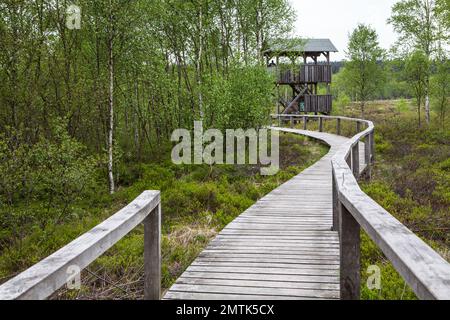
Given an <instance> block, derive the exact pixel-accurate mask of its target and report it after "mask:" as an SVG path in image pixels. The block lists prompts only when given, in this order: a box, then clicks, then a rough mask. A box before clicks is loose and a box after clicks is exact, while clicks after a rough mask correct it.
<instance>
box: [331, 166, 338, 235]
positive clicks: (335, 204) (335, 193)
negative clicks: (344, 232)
mask: <svg viewBox="0 0 450 320" xmlns="http://www.w3.org/2000/svg"><path fill="white" fill-rule="evenodd" d="M331 179H332V184H333V200H332V201H333V228H332V229H331V230H332V231H339V189H338V186H337V183H336V177H335V173H334V168H333V173H332V175H331Z"/></svg>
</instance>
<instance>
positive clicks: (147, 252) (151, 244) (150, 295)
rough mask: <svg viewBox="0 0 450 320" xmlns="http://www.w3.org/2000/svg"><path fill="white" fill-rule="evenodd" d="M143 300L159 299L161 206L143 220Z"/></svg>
mask: <svg viewBox="0 0 450 320" xmlns="http://www.w3.org/2000/svg"><path fill="white" fill-rule="evenodd" d="M144 299H145V300H160V299H161V204H158V206H157V207H156V208H155V209H154V210H153V211H152V212H150V214H149V215H148V216H147V218H145V220H144Z"/></svg>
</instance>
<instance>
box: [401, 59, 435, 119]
mask: <svg viewBox="0 0 450 320" xmlns="http://www.w3.org/2000/svg"><path fill="white" fill-rule="evenodd" d="M429 70H430V62H429V60H428V57H427V56H426V55H425V54H424V53H423V51H420V50H416V51H414V52H413V53H412V54H411V55H410V57H409V58H408V59H407V61H406V65H405V76H406V79H407V80H408V82H409V83H410V85H411V87H412V88H413V92H414V96H415V98H416V101H417V114H418V119H419V126H420V124H421V117H420V111H421V104H422V102H423V101H424V99H425V95H426V93H427V81H428V74H429Z"/></svg>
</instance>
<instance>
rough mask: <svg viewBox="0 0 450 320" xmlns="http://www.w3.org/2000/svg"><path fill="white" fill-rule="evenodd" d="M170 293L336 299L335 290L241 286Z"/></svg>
mask: <svg viewBox="0 0 450 320" xmlns="http://www.w3.org/2000/svg"><path fill="white" fill-rule="evenodd" d="M171 290H172V291H177V292H199V293H221V294H253V295H276V296H287V297H297V298H303V297H310V298H328V299H338V298H339V292H338V291H337V290H314V289H286V288H276V289H275V288H254V287H241V286H236V287H235V286H214V285H191V284H178V283H177V284H174V285H173V286H172V289H171Z"/></svg>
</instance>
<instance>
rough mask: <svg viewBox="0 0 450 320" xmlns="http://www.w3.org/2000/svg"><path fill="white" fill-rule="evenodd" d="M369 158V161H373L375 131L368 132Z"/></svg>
mask: <svg viewBox="0 0 450 320" xmlns="http://www.w3.org/2000/svg"><path fill="white" fill-rule="evenodd" d="M370 159H371V162H372V163H374V162H375V131H372V132H371V133H370Z"/></svg>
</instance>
